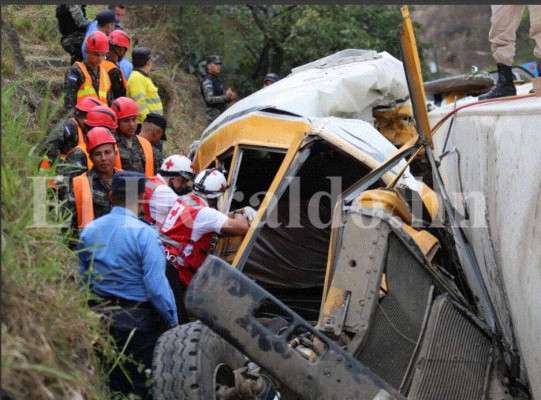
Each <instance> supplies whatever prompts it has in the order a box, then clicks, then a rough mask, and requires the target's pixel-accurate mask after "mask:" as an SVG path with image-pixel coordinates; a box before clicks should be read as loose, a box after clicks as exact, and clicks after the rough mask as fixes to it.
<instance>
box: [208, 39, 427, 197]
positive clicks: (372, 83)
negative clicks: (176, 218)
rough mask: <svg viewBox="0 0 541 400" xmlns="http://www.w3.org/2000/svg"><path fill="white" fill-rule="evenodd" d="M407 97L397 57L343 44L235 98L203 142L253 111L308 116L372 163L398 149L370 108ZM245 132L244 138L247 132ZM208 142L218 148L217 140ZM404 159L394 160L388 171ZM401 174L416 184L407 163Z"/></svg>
mask: <svg viewBox="0 0 541 400" xmlns="http://www.w3.org/2000/svg"><path fill="white" fill-rule="evenodd" d="M407 98H408V86H407V81H406V76H405V73H404V68H403V65H402V62H401V61H399V60H397V59H396V58H394V57H393V56H391V55H390V54H389V53H387V52H381V53H377V52H375V51H373V50H355V49H348V50H343V51H340V52H338V53H335V54H333V55H330V56H328V57H325V58H322V59H320V60H317V61H314V62H312V63H309V64H306V65H303V66H301V67H298V68H295V69H293V70H292V73H291V74H290V75H288V76H287V77H285V78H283V79H281V80H280V81H278V82H276V83H274V84H272V85H270V86H267V87H266V88H263V89H260V90H258V91H257V92H255V93H253V94H251V95H250V96H248V97H246V98H244V99H242V100H240V101H238V102H236V103H235V104H233V105H232V106H231V107H229V108H228V109H227V110H226V111H224V112H223V113H222V114H221V115H220V116H219V117H218V118H217V119H216V120H214V122H212V123H211V125H209V127H208V128H207V129H206V130H205V132H204V133H203V135H202V138H201V141H202V147H206V146H205V144H204V142H205V141H206V140H207V139H209V138H210V137H212V136H213V135H214V134H218V133H219V132H224V134H225V132H228V131H230V128H229V127H230V126H232V124H233V125H235V126H238V123H239V122H241V121H242V120H244V119H249V118H251V117H254V116H262V117H268V118H273V116H274V118H276V119H282V118H285V119H293V120H294V119H297V120H303V121H305V122H307V123H308V124H309V126H310V130H312V131H315V132H316V133H318V134H320V135H321V136H325V139H326V140H328V141H330V142H335V143H336V144H337V145H338V146H339V147H344V146H347V147H350V148H351V149H354V150H355V151H356V152H357V157H358V158H362V159H363V161H364V162H365V164H366V165H368V166H370V167H371V168H376V167H377V166H378V165H379V164H381V163H383V162H384V161H385V160H387V159H388V158H389V157H391V156H392V154H394V152H396V150H397V149H396V147H395V146H394V145H393V144H392V143H391V142H390V141H389V140H387V139H386V138H385V137H384V136H383V135H382V134H381V133H380V132H379V131H378V130H377V129H376V128H375V127H374V117H373V114H372V112H373V108H374V107H389V108H391V107H394V106H395V105H396V104H397V103H402V102H404V101H405V100H406V99H407ZM235 130H237V128H235ZM280 134H281V133H280ZM241 136H242V135H241ZM245 136H246V137H247V139H248V138H249V133H246V134H245ZM228 137H229V138H231V136H230V135H229V136H228ZM237 139H238V137H237ZM237 139H235V140H237ZM211 147H212V148H213V149H214V151H218V153H219V150H218V147H219V146H217V147H214V146H211ZM346 151H347V150H346ZM348 152H350V153H351V151H348ZM203 153H207V152H206V151H204V152H203ZM359 153H360V154H361V156H359ZM214 156H215V155H213V156H212V157H214ZM202 158H207V157H204V156H203V157H202ZM206 161H208V160H206ZM206 161H203V162H202V164H203V166H204V165H206V164H207V162H206ZM404 164H405V161H401V162H400V163H399V164H397V165H396V166H395V167H394V168H393V169H392V170H391V172H390V175H395V174H397V173H398V172H399V171H400V169H401V168H402V167H403V165H404ZM400 180H401V181H402V182H404V181H405V182H404V183H406V184H407V185H408V186H409V187H410V188H411V189H413V190H419V189H420V186H419V182H418V181H416V180H415V178H414V177H413V176H412V175H411V173H410V172H409V168H408V169H407V170H406V172H405V173H404V175H403V176H402V177H401V179H400Z"/></svg>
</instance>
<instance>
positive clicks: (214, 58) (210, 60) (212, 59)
mask: <svg viewBox="0 0 541 400" xmlns="http://www.w3.org/2000/svg"><path fill="white" fill-rule="evenodd" d="M221 63H222V59H221V58H220V56H219V55H217V54H210V55H208V56H207V64H221Z"/></svg>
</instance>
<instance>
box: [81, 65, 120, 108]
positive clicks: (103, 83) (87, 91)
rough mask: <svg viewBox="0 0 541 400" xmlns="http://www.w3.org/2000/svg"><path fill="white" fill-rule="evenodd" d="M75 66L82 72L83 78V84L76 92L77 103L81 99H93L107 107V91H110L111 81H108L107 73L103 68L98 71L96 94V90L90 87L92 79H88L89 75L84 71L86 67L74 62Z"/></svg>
mask: <svg viewBox="0 0 541 400" xmlns="http://www.w3.org/2000/svg"><path fill="white" fill-rule="evenodd" d="M75 64H76V65H78V66H79V68H81V71H83V74H84V76H85V80H84V82H83V84H82V85H81V86H80V87H79V91H78V92H77V103H78V102H79V101H80V100H81V99H82V98H83V97H93V98H95V99H98V100H99V101H101V103H102V104H103V105H104V106H106V107H107V106H108V104H107V93H109V90H110V89H111V80H110V79H109V74H108V73H107V71H105V69H103V68H100V69H99V70H100V83H99V88H98V91H97V92H96V89H95V88H94V86H93V85H92V78H90V74H89V73H88V70H87V69H86V65H85V64H84V63H82V62H81V61H76V62H75Z"/></svg>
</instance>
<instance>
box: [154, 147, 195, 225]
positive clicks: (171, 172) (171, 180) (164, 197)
mask: <svg viewBox="0 0 541 400" xmlns="http://www.w3.org/2000/svg"><path fill="white" fill-rule="evenodd" d="M194 176H195V173H194V168H193V164H192V162H191V160H190V159H189V158H188V157H186V156H183V155H179V154H173V155H172V156H169V157H167V158H166V159H165V160H164V161H163V163H162V165H161V167H160V169H159V172H158V174H157V175H156V176H153V177H152V178H150V179H148V180H147V182H146V186H145V195H144V203H143V209H144V211H145V219H146V220H147V221H148V222H150V223H152V224H155V225H156V226H157V227H161V226H162V225H163V223H164V221H165V218H166V217H167V214H169V211H171V208H172V207H173V205H174V204H175V202H176V201H177V199H178V196H179V195H183V194H186V193H187V192H188V191H189V187H188V183H189V182H190V181H193V178H194Z"/></svg>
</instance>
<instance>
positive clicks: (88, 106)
mask: <svg viewBox="0 0 541 400" xmlns="http://www.w3.org/2000/svg"><path fill="white" fill-rule="evenodd" d="M101 105H102V104H101V101H99V100H98V99H96V98H94V97H89V96H86V97H83V98H82V99H80V100H79V101H78V102H77V104H76V105H75V109H76V110H77V111H81V112H85V113H87V112H89V111H90V110H92V109H93V108H94V107H96V106H101Z"/></svg>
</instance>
